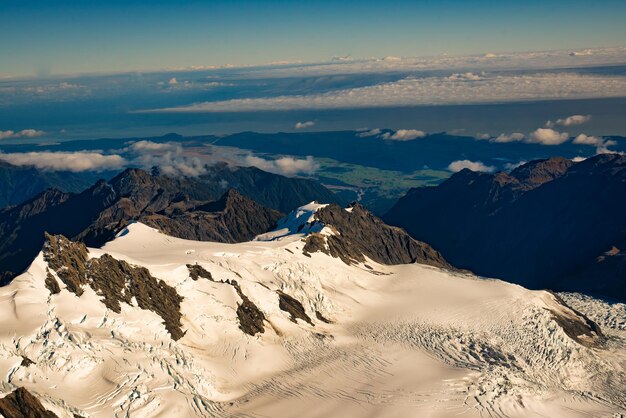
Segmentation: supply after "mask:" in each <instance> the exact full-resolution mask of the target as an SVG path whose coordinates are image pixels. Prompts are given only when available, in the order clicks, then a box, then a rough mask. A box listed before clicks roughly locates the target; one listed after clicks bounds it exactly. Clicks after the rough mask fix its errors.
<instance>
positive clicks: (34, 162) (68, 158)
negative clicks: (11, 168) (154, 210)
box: [0, 151, 128, 172]
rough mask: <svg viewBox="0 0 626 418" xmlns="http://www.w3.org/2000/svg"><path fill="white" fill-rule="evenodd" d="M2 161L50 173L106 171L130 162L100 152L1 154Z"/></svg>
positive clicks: (119, 167)
mask: <svg viewBox="0 0 626 418" xmlns="http://www.w3.org/2000/svg"><path fill="white" fill-rule="evenodd" d="M0 160H3V161H6V162H8V163H10V164H13V165H18V166H33V167H36V168H39V169H41V170H50V171H73V172H81V171H105V170H117V169H121V168H124V167H125V166H126V165H127V164H128V161H126V159H124V158H123V157H121V156H119V155H103V154H100V153H98V152H89V151H79V152H24V153H21V152H20V153H11V154H2V153H0Z"/></svg>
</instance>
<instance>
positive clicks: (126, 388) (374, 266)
mask: <svg viewBox="0 0 626 418" xmlns="http://www.w3.org/2000/svg"><path fill="white" fill-rule="evenodd" d="M169 181H172V180H169ZM173 184H177V183H173ZM168 185H169V183H168V182H167V181H164V182H163V183H160V178H159V177H158V176H156V177H155V176H152V175H150V174H148V173H146V172H142V171H138V170H129V171H127V172H125V173H124V174H123V175H121V176H119V177H118V178H116V179H114V180H112V181H111V182H101V183H99V184H98V185H97V186H95V187H94V188H93V190H92V191H91V193H90V194H89V195H85V196H82V197H81V199H83V200H82V203H83V204H87V203H89V202H91V203H90V205H91V206H89V205H87V206H86V207H90V208H98V207H99V205H98V204H96V203H98V202H102V201H103V200H101V199H100V198H96V197H102V196H108V200H107V201H108V202H109V206H107V208H114V210H112V211H108V210H107V209H106V208H105V209H104V210H99V211H98V210H96V211H94V213H96V214H97V215H98V217H97V219H99V220H102V221H105V220H111V219H112V220H114V221H115V219H118V218H115V217H113V218H111V216H112V215H113V214H117V213H119V214H122V215H127V214H132V213H136V214H137V218H138V219H137V221H136V222H132V223H125V226H123V227H122V228H121V230H119V231H118V233H116V234H115V235H114V236H112V237H111V240H109V241H107V242H106V243H105V244H104V245H103V246H102V247H100V248H94V247H89V246H86V245H85V244H84V243H83V242H80V241H72V240H69V239H68V238H67V237H65V236H63V235H60V234H58V233H57V234H45V236H44V238H43V242H42V245H40V248H39V250H38V252H36V254H35V255H33V258H32V263H31V264H30V266H29V267H28V268H27V270H26V271H25V272H24V273H23V274H20V275H19V276H18V277H16V278H15V279H13V280H12V281H11V282H10V283H9V284H8V285H6V286H3V287H0V301H2V303H0V376H2V379H1V380H0V394H1V395H0V396H2V398H1V399H0V413H1V414H4V415H8V416H10V417H13V416H17V417H23V416H45V417H54V416H58V417H63V418H65V417H67V418H71V417H87V416H89V417H97V418H100V417H111V416H132V417H153V416H203V417H230V416H249V417H262V416H272V417H290V416H294V415H297V416H300V417H311V418H313V417H319V416H328V415H335V414H336V412H337V411H341V414H342V415H346V416H362V415H367V416H380V417H392V416H395V417H397V416H425V415H427V416H431V417H434V418H443V417H448V416H450V415H463V416H468V417H481V416H486V415H489V416H507V417H522V416H545V415H549V416H559V417H567V418H569V417H580V416H612V415H615V414H619V413H621V411H623V410H624V406H625V405H626V398H625V396H624V391H623V390H622V389H623V383H624V382H625V381H626V371H625V370H624V362H623V359H624V358H626V348H625V346H624V343H623V341H624V337H625V334H624V329H623V327H622V325H623V316H624V315H623V313H620V310H619V307H617V306H612V305H609V304H607V303H605V302H602V301H599V300H595V299H592V298H588V297H586V296H583V295H576V294H569V293H562V294H554V293H552V292H548V291H531V290H527V289H525V288H523V287H521V286H517V285H513V284H509V283H506V282H503V281H500V280H485V279H482V278H480V277H477V276H474V275H472V274H471V273H469V272H467V271H459V270H458V269H455V268H453V267H451V266H450V264H448V263H447V261H445V259H443V257H442V256H441V254H439V253H438V252H437V251H435V250H434V249H432V248H431V247H430V246H428V245H427V244H424V243H422V242H417V241H415V240H414V239H411V238H410V237H409V236H408V234H407V233H406V232H404V231H403V230H402V229H400V228H396V227H391V226H388V225H385V224H384V223H383V222H382V221H381V220H380V219H378V218H376V217H374V216H373V215H371V214H370V213H369V212H368V211H367V210H365V209H364V208H363V207H361V206H360V205H358V204H354V205H352V206H350V207H345V208H344V207H340V206H338V205H335V204H319V203H309V204H307V205H304V206H302V207H299V208H297V209H295V210H293V211H291V212H290V213H289V214H288V215H287V216H285V217H283V218H281V219H280V220H278V221H277V222H276V226H275V228H273V229H272V230H270V231H269V232H265V233H262V234H259V235H256V236H255V237H253V238H252V240H246V241H244V242H237V243H231V242H210V241H198V240H190V239H181V238H176V237H174V236H172V235H170V234H168V233H164V232H163V230H162V229H161V230H160V229H157V228H154V227H151V226H149V225H147V224H146V223H144V221H147V220H149V219H151V217H152V216H154V212H151V211H148V210H143V209H144V205H145V207H150V208H155V209H156V208H164V209H162V210H161V211H160V212H161V213H159V216H164V217H165V218H169V217H170V216H173V217H175V216H178V215H176V213H179V214H181V215H182V216H191V215H188V214H187V210H188V208H197V207H198V206H197V205H196V204H194V203H193V202H194V199H195V198H197V196H195V197H189V198H187V197H186V198H184V199H179V198H176V197H172V195H170V194H169V193H170V192H169V189H168ZM157 186H158V187H161V189H155V187H157ZM154 190H157V191H158V190H161V192H160V193H154ZM76 196H77V195H71V196H69V197H66V198H64V199H63V198H60V199H58V200H59V201H60V202H61V203H59V205H60V206H62V205H63V204H64V203H62V202H70V201H72V200H73V199H76V198H77V197H76ZM131 198H132V199H133V200H136V202H137V204H138V206H135V205H133V204H132V201H129V199H131ZM245 199H246V198H243V197H241V196H240V195H238V194H236V193H235V192H228V193H227V194H226V196H225V197H224V198H223V199H221V201H218V202H213V203H211V202H209V203H202V204H200V206H202V205H204V206H203V207H204V209H205V210H215V209H221V208H225V209H224V210H223V211H222V212H211V211H209V212H206V211H205V210H193V209H192V210H191V212H192V213H193V212H203V213H206V214H207V215H203V214H193V215H194V216H196V215H198V216H202V217H204V216H206V217H208V218H212V217H217V218H218V219H222V220H223V225H224V226H225V227H233V228H231V229H229V231H237V230H238V227H237V226H236V225H239V223H231V222H229V221H226V219H225V218H228V217H227V216H225V213H226V212H228V211H229V208H230V210H235V214H236V213H237V212H238V211H239V207H240V205H242V204H243V205H244V209H243V210H244V212H245V211H246V210H247V209H245V208H247V207H250V208H253V209H254V212H256V211H264V212H263V213H266V214H268V215H270V216H271V215H273V214H274V213H275V212H274V211H273V210H272V209H268V208H265V209H262V207H258V206H255V205H254V204H251V203H250V202H249V201H246V200H245ZM207 205H208V207H207ZM229 205H230V206H229ZM32 206H33V207H36V205H32ZM179 210H180V211H181V212H178V211H179ZM135 211H137V212H135ZM61 212H66V213H68V214H69V215H71V212H70V208H69V207H68V208H66V210H65V211H61ZM144 215H146V217H143V216H144ZM250 215H251V216H252V215H254V216H257V215H258V214H257V213H250ZM75 216H77V215H75ZM70 218H71V216H70ZM236 218H237V219H246V218H239V217H236ZM119 219H121V220H124V219H125V218H124V216H121V217H120V218H119ZM247 219H250V218H247ZM261 219H262V218H261ZM272 219H273V218H272ZM188 222H193V221H191V220H190V221H188ZM99 225H100V226H101V225H108V224H107V223H106V222H103V223H101V224H99ZM177 225H178V224H177ZM253 225H254V224H253ZM87 229H89V228H87ZM260 229H263V228H260ZM225 241H226V240H225ZM622 306H623V305H622ZM620 321H622V322H620ZM620 324H622V325H620ZM28 414H30V415H28Z"/></svg>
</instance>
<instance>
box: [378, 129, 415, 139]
mask: <svg viewBox="0 0 626 418" xmlns="http://www.w3.org/2000/svg"><path fill="white" fill-rule="evenodd" d="M425 136H426V132H424V131H418V130H417V129H398V130H397V131H396V132H394V133H393V134H392V133H390V132H385V133H384V134H382V135H381V136H380V137H381V138H382V139H387V140H391V141H412V140H414V139H417V138H423V137H425Z"/></svg>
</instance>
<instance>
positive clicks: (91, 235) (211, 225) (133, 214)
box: [0, 165, 336, 283]
mask: <svg viewBox="0 0 626 418" xmlns="http://www.w3.org/2000/svg"><path fill="white" fill-rule="evenodd" d="M231 184H233V185H237V186H238V187H240V188H241V189H242V190H244V191H245V192H247V193H249V194H253V195H255V196H257V197H258V198H259V200H261V201H263V202H270V203H273V204H274V206H277V207H281V208H289V207H290V205H293V204H297V203H302V201H303V200H305V201H309V199H310V200H319V201H322V202H324V201H326V202H334V201H336V200H335V198H334V195H333V194H332V193H331V192H330V191H328V190H327V189H325V188H324V187H323V186H321V185H319V184H317V183H315V182H313V181H308V180H305V179H289V178H286V177H282V176H277V175H274V174H269V173H265V172H263V171H261V170H258V169H256V168H234V169H231V168H229V167H227V166H225V165H224V166H216V167H214V168H213V170H212V171H211V172H210V173H209V174H207V175H206V176H205V177H203V178H186V177H179V178H173V177H168V176H164V175H160V174H159V173H158V172H153V173H148V172H146V171H143V170H140V169H127V170H125V171H124V172H122V173H120V174H119V175H117V176H115V177H114V178H113V179H111V180H110V181H108V182H107V181H105V180H99V181H98V182H97V183H96V184H94V185H93V186H92V187H90V188H88V189H86V190H84V191H83V192H81V193H66V192H62V191H59V190H56V189H48V190H46V191H44V192H42V193H41V194H39V195H38V196H36V197H34V198H32V199H30V200H28V201H26V202H24V203H22V204H19V205H17V206H11V207H7V208H5V209H2V210H0V238H1V239H0V271H1V272H2V273H1V277H2V282H4V283H6V282H7V281H8V280H10V279H11V278H12V277H14V276H15V274H17V273H20V272H21V271H23V270H24V269H25V268H26V267H27V266H28V264H29V263H30V262H31V260H32V258H33V257H34V256H35V254H36V253H37V252H38V251H39V249H40V248H41V245H42V244H43V239H44V235H43V234H44V232H49V233H53V234H63V235H66V236H68V237H70V238H72V239H74V240H80V241H83V242H85V243H87V244H88V245H91V246H96V247H98V246H101V245H102V244H104V243H105V242H106V241H108V240H110V239H112V238H113V237H114V236H115V234H116V233H117V232H119V231H120V230H121V229H123V227H124V226H126V225H127V224H128V223H129V222H131V221H141V222H143V223H145V224H147V225H152V226H155V227H158V228H160V229H161V230H163V231H165V232H167V233H169V234H171V235H174V236H178V237H181V238H188V239H196V240H210V241H218V242H241V241H245V240H249V239H251V238H253V237H254V236H255V235H257V234H260V233H263V232H266V231H268V230H269V229H270V228H271V227H272V226H273V225H275V223H276V221H277V220H278V219H279V218H280V217H281V213H280V212H279V211H277V210H275V209H271V208H269V207H265V206H263V205H262V204H260V203H257V202H255V201H253V200H251V199H249V198H247V197H244V196H243V195H242V194H240V193H239V192H237V191H235V190H234V189H225V187H227V185H231ZM283 197H284V198H283Z"/></svg>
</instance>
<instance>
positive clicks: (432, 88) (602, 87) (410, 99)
mask: <svg viewBox="0 0 626 418" xmlns="http://www.w3.org/2000/svg"><path fill="white" fill-rule="evenodd" d="M624 91H626V77H621V76H611V75H606V76H604V75H602V76H600V75H592V74H577V73H571V72H570V73H565V72H564V73H534V74H504V75H498V74H489V75H485V76H484V78H483V79H482V80H481V81H480V82H479V83H465V82H458V81H454V80H450V79H449V78H448V77H423V78H415V77H408V78H404V79H402V80H398V81H393V82H387V83H380V84H374V85H370V86H365V87H358V88H352V89H341V90H333V91H329V92H326V93H313V94H308V95H289V96H274V97H259V98H242V99H232V100H223V101H214V102H203V103H195V104H191V105H187V106H180V107H173V108H164V109H152V110H144V111H140V112H141V113H145V112H148V113H154V112H157V113H158V112H166V113H178V112H181V113H201V112H241V111H267V110H296V109H301V110H305V109H347V108H369V107H390V106H413V105H439V104H473V103H494V102H503V101H527V100H547V99H574V98H590V97H618V96H623V94H624V93H623V92H624Z"/></svg>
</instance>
